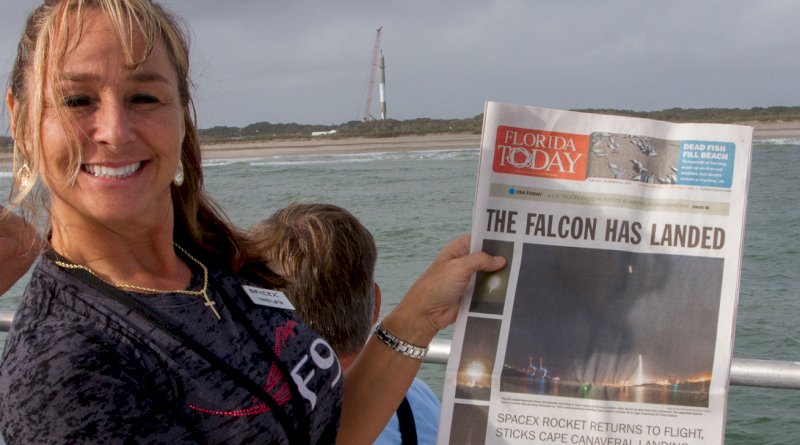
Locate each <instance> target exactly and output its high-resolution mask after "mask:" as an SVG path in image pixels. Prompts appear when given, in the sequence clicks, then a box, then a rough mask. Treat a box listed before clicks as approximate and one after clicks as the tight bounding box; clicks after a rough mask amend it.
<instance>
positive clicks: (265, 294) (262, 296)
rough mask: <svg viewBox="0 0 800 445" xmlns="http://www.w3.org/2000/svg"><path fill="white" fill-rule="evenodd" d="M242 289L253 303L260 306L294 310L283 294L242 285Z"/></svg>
mask: <svg viewBox="0 0 800 445" xmlns="http://www.w3.org/2000/svg"><path fill="white" fill-rule="evenodd" d="M242 289H244V291H245V292H246V293H247V295H248V296H249V297H250V299H251V300H253V303H255V304H257V305H259V306H269V307H274V308H278V309H289V310H294V306H292V303H290V302H289V299H288V298H286V295H284V294H283V292H280V291H277V290H270V289H262V288H260V287H253V286H245V285H242Z"/></svg>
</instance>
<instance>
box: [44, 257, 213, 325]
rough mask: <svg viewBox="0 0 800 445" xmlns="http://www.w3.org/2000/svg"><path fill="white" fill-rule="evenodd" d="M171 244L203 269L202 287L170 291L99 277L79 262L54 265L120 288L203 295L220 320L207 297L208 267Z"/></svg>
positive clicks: (159, 292) (156, 292)
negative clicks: (81, 271) (74, 270)
mask: <svg viewBox="0 0 800 445" xmlns="http://www.w3.org/2000/svg"><path fill="white" fill-rule="evenodd" d="M173 244H174V245H175V247H176V248H177V249H178V250H180V251H181V252H183V254H184V255H186V256H187V257H188V258H189V259H190V260H192V261H194V262H195V263H197V265H198V266H200V268H201V269H203V288H202V289H200V290H181V289H179V290H172V291H170V290H161V289H152V288H149V287H143V286H136V285H133V284H125V283H115V282H113V281H108V280H106V279H104V278H102V277H100V275H97V274H96V273H95V271H93V270H92V269H89V268H88V267H86V266H81V265H80V264H74V263H67V262H64V261H55V263H56V265H58V266H60V267H63V268H64V269H81V270H85V271H86V272H89V273H90V274H92V275H94V276H95V277H96V278H97V279H99V280H102V281H104V282H106V283H108V284H110V285H112V286H114V287H117V288H120V289H130V290H135V291H139V292H148V293H153V294H167V293H175V294H184V295H192V296H195V297H203V300H204V301H205V305H206V306H208V307H209V309H211V311H212V312H214V315H216V316H217V320H222V317H221V316H220V315H219V312H218V311H217V308H216V305H217V304H216V303H215V302H214V301H212V300H211V298H209V297H208V268H207V267H206V265H205V264H203V263H201V262H200V260H198V259H197V258H195V257H193V256H192V255H190V254H189V252H187V251H186V249H184V248H183V247H181V246H179V245H178V243H173Z"/></svg>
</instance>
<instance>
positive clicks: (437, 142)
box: [203, 121, 800, 159]
mask: <svg viewBox="0 0 800 445" xmlns="http://www.w3.org/2000/svg"><path fill="white" fill-rule="evenodd" d="M742 124H743V125H750V126H752V127H753V128H754V131H753V138H754V139H777V138H800V121H797V122H769V123H760V122H743V123H742ZM480 142H481V137H480V135H477V134H433V135H426V136H398V137H393V138H351V139H325V138H324V137H323V138H318V139H312V140H305V141H264V142H246V143H231V142H228V143H222V144H213V145H204V146H203V159H242V158H261V157H271V156H304V155H314V154H355V153H380V152H397V151H419V150H438V149H447V150H453V149H459V148H463V149H469V148H472V149H474V148H478V146H479V145H480Z"/></svg>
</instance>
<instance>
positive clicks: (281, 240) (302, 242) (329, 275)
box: [251, 203, 379, 356]
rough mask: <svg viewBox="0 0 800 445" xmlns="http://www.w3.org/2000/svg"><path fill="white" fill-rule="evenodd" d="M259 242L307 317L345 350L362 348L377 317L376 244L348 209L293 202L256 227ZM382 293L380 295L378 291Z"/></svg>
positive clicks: (347, 352)
mask: <svg viewBox="0 0 800 445" xmlns="http://www.w3.org/2000/svg"><path fill="white" fill-rule="evenodd" d="M251 231H252V235H253V239H254V242H255V245H256V248H257V249H258V250H259V251H260V252H261V254H262V255H263V257H264V259H265V260H266V261H267V264H268V265H269V267H270V268H271V269H272V270H274V271H275V272H276V273H278V274H279V275H281V276H282V277H283V278H284V280H285V281H286V282H285V287H284V288H283V289H282V290H283V291H284V293H286V296H287V297H288V298H289V299H290V300H291V302H292V304H293V305H294V306H295V308H296V309H297V313H298V314H299V315H300V317H301V318H303V320H304V321H305V322H306V323H308V324H309V325H310V326H311V327H313V328H314V329H315V330H316V331H317V332H318V333H319V334H320V335H321V336H322V337H323V338H324V339H325V340H327V341H328V342H329V343H330V344H331V346H332V347H333V348H334V350H336V352H337V354H338V355H340V356H346V355H350V354H355V353H358V352H359V351H360V350H361V348H362V347H363V346H364V344H365V343H366V341H367V338H368V337H369V335H370V331H371V327H372V324H373V323H374V320H375V318H376V317H377V307H378V306H379V305H376V301H375V299H376V286H375V283H374V271H375V261H376V259H377V249H376V248H375V240H374V239H373V238H372V234H370V232H369V231H368V230H367V229H366V228H365V227H364V226H363V225H361V223H360V222H359V221H358V219H356V217H355V216H353V215H352V214H351V213H350V212H348V211H347V210H345V209H343V208H341V207H338V206H335V205H330V204H302V203H294V204H291V205H289V206H288V207H286V208H283V209H281V210H279V211H277V212H276V213H275V214H273V215H272V216H270V217H269V218H267V219H266V220H264V221H262V222H260V223H258V224H256V225H255V226H253V227H252V228H251ZM378 298H379V296H378Z"/></svg>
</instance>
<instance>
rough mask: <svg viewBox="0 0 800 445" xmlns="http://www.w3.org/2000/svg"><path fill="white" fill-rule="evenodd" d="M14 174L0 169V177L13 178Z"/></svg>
mask: <svg viewBox="0 0 800 445" xmlns="http://www.w3.org/2000/svg"><path fill="white" fill-rule="evenodd" d="M13 177H14V174H13V173H11V172H4V171H0V178H13Z"/></svg>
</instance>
